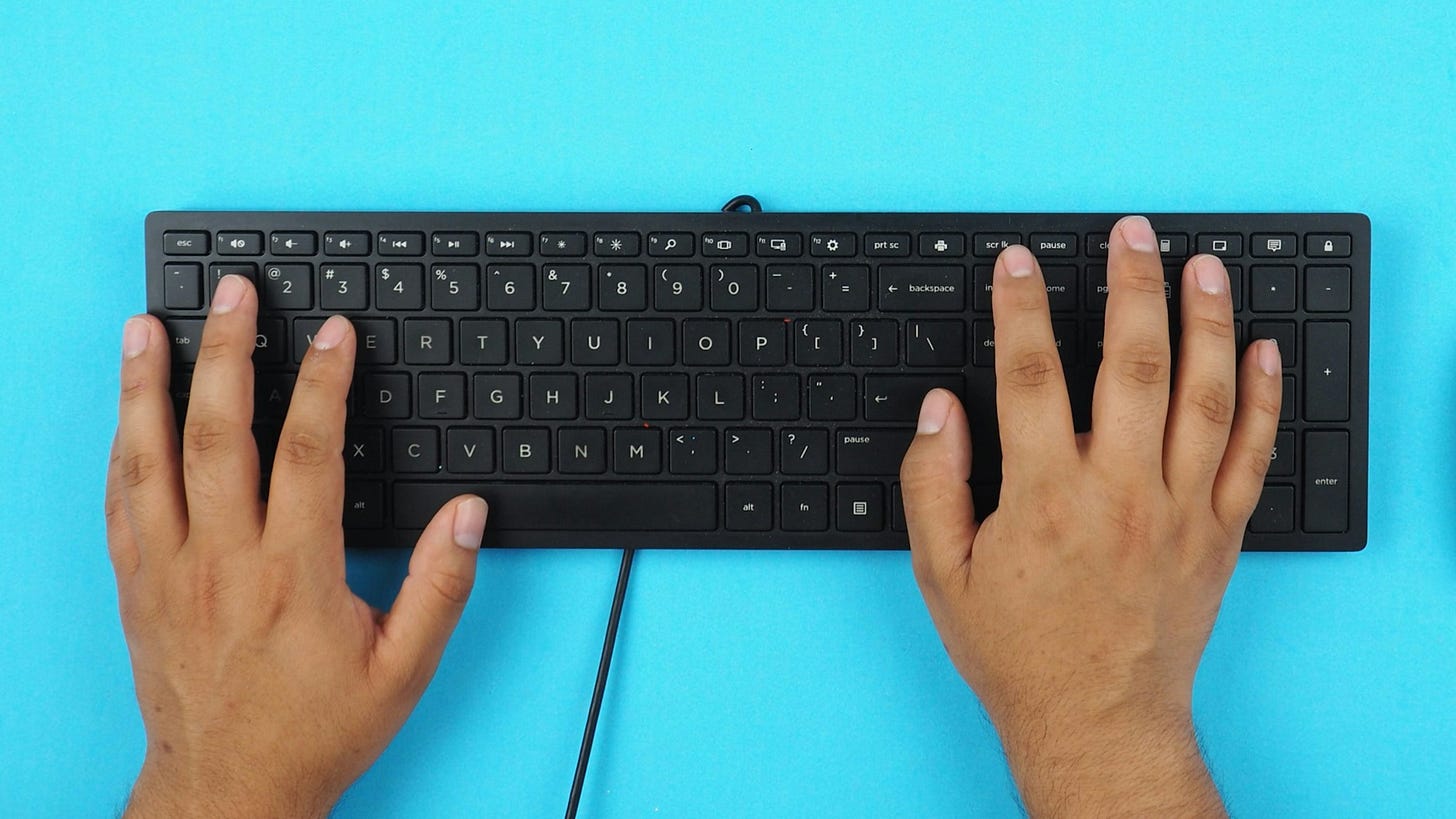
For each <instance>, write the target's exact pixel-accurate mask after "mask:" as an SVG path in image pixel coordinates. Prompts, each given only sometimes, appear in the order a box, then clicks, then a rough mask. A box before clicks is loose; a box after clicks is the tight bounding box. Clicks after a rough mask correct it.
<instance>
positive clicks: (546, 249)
mask: <svg viewBox="0 0 1456 819" xmlns="http://www.w3.org/2000/svg"><path fill="white" fill-rule="evenodd" d="M537 244H538V246H539V249H540V252H541V255H542V256H585V255H586V234H585V233H576V232H559V233H542V234H541V239H540V241H539V242H538V243H537Z"/></svg>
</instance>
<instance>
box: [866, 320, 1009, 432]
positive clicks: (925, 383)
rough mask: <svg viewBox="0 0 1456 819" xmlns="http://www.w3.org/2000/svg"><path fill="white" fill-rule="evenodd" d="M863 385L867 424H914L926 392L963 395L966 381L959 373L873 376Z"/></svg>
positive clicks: (868, 376) (867, 378) (869, 376)
mask: <svg viewBox="0 0 1456 819" xmlns="http://www.w3.org/2000/svg"><path fill="white" fill-rule="evenodd" d="M989 323H990V322H987V324H989ZM864 382H865V387H864V417H865V420H866V421H914V420H915V419H916V418H918V417H919V416H920V402H921V400H923V399H924V398H925V394H926V393H928V392H930V391H931V390H933V389H935V388H936V387H942V388H944V389H948V390H950V391H951V392H953V393H955V394H956V395H964V394H965V388H966V382H965V378H964V377H962V376H961V375H960V374H959V373H944V374H940V373H937V374H926V375H878V374H871V375H867V376H865V379H864Z"/></svg>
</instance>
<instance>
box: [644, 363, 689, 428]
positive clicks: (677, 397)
mask: <svg viewBox="0 0 1456 819" xmlns="http://www.w3.org/2000/svg"><path fill="white" fill-rule="evenodd" d="M639 381H640V383H641V385H642V395H641V398H640V400H641V406H642V417H643V418H645V419H647V420H649V421H684V420H687V418H688V415H689V414H690V413H689V410H690V407H689V406H688V377H687V375H686V374H685V373H645V374H643V376H642V377H641V378H640V379H639Z"/></svg>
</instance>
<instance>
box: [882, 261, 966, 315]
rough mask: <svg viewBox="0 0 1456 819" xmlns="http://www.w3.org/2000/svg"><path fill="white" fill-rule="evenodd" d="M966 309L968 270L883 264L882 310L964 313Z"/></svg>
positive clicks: (953, 266)
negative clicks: (962, 311)
mask: <svg viewBox="0 0 1456 819" xmlns="http://www.w3.org/2000/svg"><path fill="white" fill-rule="evenodd" d="M965 307H966V269H965V268H964V267H961V266H959V265H894V264H886V265H880V309H881V310H894V311H900V312H906V313H929V312H946V313H952V312H960V311H961V310H964V309H965Z"/></svg>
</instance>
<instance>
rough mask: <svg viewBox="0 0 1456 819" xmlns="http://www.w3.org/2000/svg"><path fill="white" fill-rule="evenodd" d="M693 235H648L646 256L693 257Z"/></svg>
mask: <svg viewBox="0 0 1456 819" xmlns="http://www.w3.org/2000/svg"><path fill="white" fill-rule="evenodd" d="M693 245H694V240H693V234H691V233H649V234H648V235H647V254H648V255H649V256H691V255H693Z"/></svg>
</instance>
